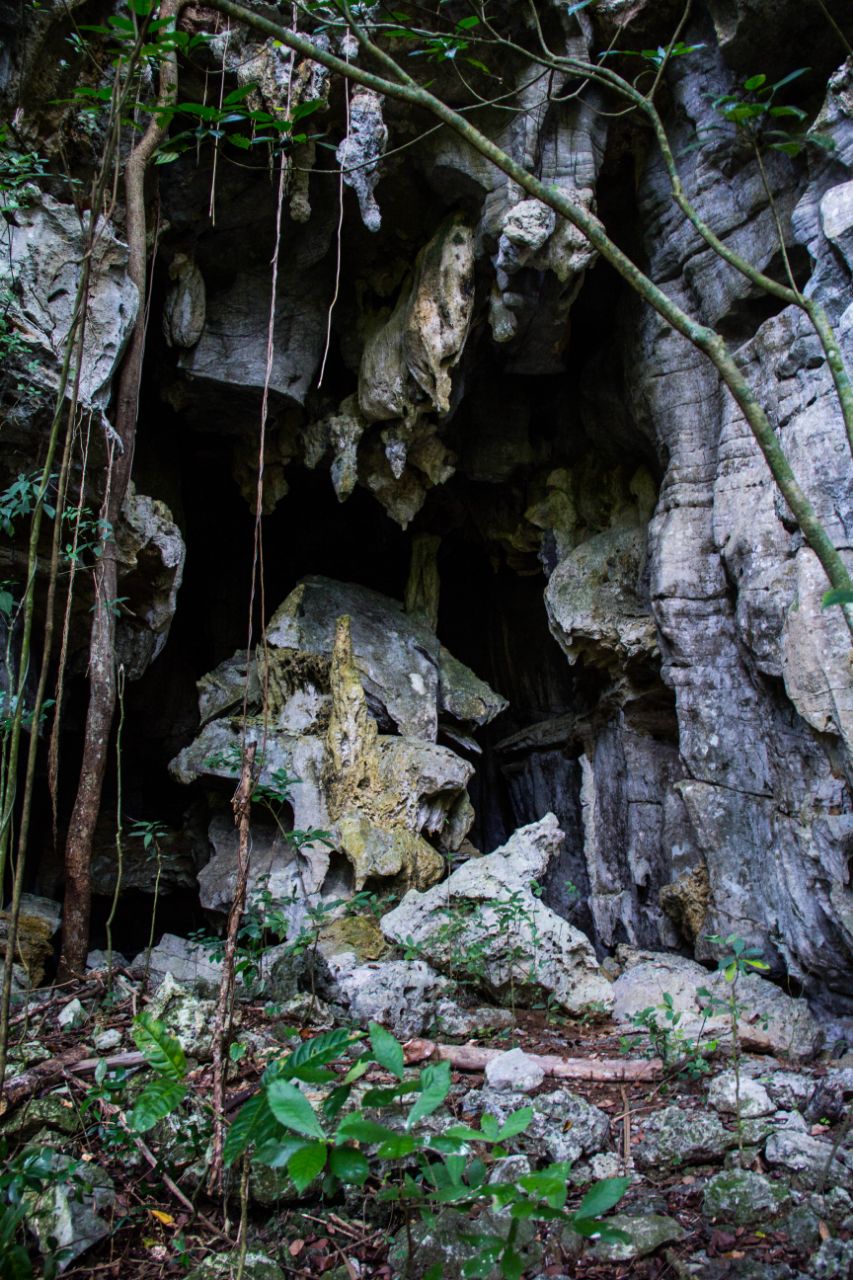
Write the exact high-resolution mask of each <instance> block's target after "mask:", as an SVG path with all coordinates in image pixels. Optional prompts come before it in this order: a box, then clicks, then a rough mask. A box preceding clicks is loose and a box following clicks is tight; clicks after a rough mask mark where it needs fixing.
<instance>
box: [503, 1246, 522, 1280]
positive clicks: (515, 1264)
mask: <svg viewBox="0 0 853 1280" xmlns="http://www.w3.org/2000/svg"><path fill="white" fill-rule="evenodd" d="M523 1272H524V1260H523V1259H522V1257H521V1254H520V1253H516V1251H515V1249H510V1248H509V1246H507V1248H506V1249H504V1252H503V1254H502V1256H501V1275H502V1276H503V1280H521V1276H522V1273H523Z"/></svg>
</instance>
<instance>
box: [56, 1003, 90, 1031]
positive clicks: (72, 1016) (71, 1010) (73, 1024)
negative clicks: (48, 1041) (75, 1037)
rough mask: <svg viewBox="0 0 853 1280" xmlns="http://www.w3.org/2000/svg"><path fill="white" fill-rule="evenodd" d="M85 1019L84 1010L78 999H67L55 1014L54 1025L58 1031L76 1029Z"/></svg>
mask: <svg viewBox="0 0 853 1280" xmlns="http://www.w3.org/2000/svg"><path fill="white" fill-rule="evenodd" d="M85 1021H86V1010H85V1009H84V1008H83V1006H82V1004H81V1003H80V1001H79V1000H69V1002H68V1004H66V1005H63V1007H62V1008H61V1009H60V1011H59V1013H58V1014H57V1015H56V1025H57V1026H58V1027H59V1030H60V1031H76V1029H77V1028H78V1027H82V1026H83V1023H84V1022H85Z"/></svg>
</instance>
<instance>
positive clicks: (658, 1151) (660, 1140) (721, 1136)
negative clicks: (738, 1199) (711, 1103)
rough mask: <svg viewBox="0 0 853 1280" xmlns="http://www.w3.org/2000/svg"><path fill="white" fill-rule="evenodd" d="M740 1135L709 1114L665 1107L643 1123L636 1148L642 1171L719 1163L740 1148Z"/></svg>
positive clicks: (638, 1165) (635, 1156) (635, 1154)
mask: <svg viewBox="0 0 853 1280" xmlns="http://www.w3.org/2000/svg"><path fill="white" fill-rule="evenodd" d="M737 1142H738V1139H737V1134H736V1133H735V1132H733V1131H732V1130H729V1129H727V1128H726V1127H725V1125H724V1124H723V1122H722V1121H721V1120H720V1119H719V1117H718V1116H716V1115H713V1114H712V1113H711V1112H707V1111H685V1110H682V1109H681V1108H680V1107H675V1106H672V1107H665V1108H664V1110H663V1111H659V1112H657V1113H656V1114H655V1115H653V1116H651V1117H649V1118H648V1119H647V1120H645V1121H644V1123H643V1128H642V1135H641V1140H640V1142H639V1144H638V1146H637V1147H636V1148H635V1149H634V1158H635V1160H636V1162H637V1167H638V1168H639V1169H649V1170H652V1169H655V1168H663V1167H676V1166H679V1165H685V1164H707V1163H709V1162H720V1161H722V1159H723V1156H724V1155H725V1154H726V1152H727V1151H730V1150H731V1149H732V1148H733V1147H736V1146H737Z"/></svg>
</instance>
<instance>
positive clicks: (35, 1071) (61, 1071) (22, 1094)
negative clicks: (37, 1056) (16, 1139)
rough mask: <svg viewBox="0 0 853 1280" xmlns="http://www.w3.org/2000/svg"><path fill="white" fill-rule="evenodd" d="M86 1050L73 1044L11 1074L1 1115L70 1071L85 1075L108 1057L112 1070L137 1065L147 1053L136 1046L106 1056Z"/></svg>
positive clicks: (108, 1063) (1, 1102)
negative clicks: (27, 1067) (18, 1072)
mask: <svg viewBox="0 0 853 1280" xmlns="http://www.w3.org/2000/svg"><path fill="white" fill-rule="evenodd" d="M85 1052H86V1049H85V1048H84V1047H83V1046H81V1045H75V1046H74V1048H72V1049H66V1051H65V1053H60V1054H59V1056H58V1057H56V1058H48V1060H47V1061H46V1062H37V1063H36V1065H35V1066H34V1067H30V1068H29V1069H28V1070H27V1071H22V1072H21V1074H20V1075H19V1076H12V1078H11V1079H10V1080H7V1081H6V1083H5V1084H4V1086H3V1096H2V1100H0V1115H2V1114H3V1112H4V1111H6V1110H7V1109H8V1108H9V1107H14V1106H17V1104H18V1103H19V1102H23V1101H24V1099H25V1098H31V1097H32V1096H33V1094H35V1093H38V1092H39V1090H40V1089H44V1088H45V1087H46V1086H47V1085H50V1084H55V1083H56V1081H57V1080H61V1079H62V1077H63V1076H64V1075H65V1073H66V1072H67V1071H73V1072H74V1073H75V1075H85V1074H87V1073H88V1072H91V1071H94V1070H95V1068H96V1067H97V1065H98V1063H99V1062H101V1061H105V1062H106V1064H107V1067H108V1068H109V1069H110V1070H112V1069H113V1068H114V1067H138V1066H141V1065H142V1063H143V1062H144V1061H145V1055H144V1054H142V1053H139V1052H137V1051H135V1050H134V1051H131V1052H128V1053H114V1054H112V1055H111V1056H110V1057H108V1058H105V1059H101V1058H85V1057H84V1056H83V1055H84V1054H85Z"/></svg>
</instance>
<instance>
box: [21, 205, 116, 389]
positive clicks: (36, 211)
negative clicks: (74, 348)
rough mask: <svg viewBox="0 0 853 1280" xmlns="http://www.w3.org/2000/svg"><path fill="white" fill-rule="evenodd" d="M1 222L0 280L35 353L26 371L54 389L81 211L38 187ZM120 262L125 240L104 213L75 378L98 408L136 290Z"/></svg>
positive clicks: (68, 320) (70, 305) (70, 307)
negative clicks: (3, 226) (4, 241)
mask: <svg viewBox="0 0 853 1280" xmlns="http://www.w3.org/2000/svg"><path fill="white" fill-rule="evenodd" d="M85 216H86V217H87V218H88V217H89V216H90V215H89V214H86V215H85ZM7 226H8V246H7V252H6V253H4V254H3V259H2V262H0V287H2V288H3V289H4V290H6V291H9V293H10V296H11V297H12V298H13V299H14V301H13V303H12V308H11V312H10V317H9V319H10V323H11V326H12V328H13V330H14V331H15V332H16V333H18V334H19V335H20V337H21V338H22V339H23V340H24V342H25V343H26V344H27V346H28V348H29V355H28V358H29V359H30V360H32V361H34V364H33V365H32V369H31V371H30V373H29V375H28V376H30V377H32V378H33V379H34V380H35V381H36V382H37V383H38V384H39V385H40V386H41V387H43V388H44V389H45V390H54V389H55V388H56V387H57V386H58V385H59V371H60V367H61V365H62V360H63V352H64V348H65V344H66V342H67V340H68V335H69V332H70V330H71V324H72V317H73V313H74V300H75V297H76V293H77V285H78V281H79V276H80V270H81V265H80V264H81V263H82V261H83V258H84V236H83V232H82V230H81V227H80V219H79V216H78V214H77V210H76V209H75V208H74V206H73V205H71V204H61V203H60V202H59V201H58V200H54V199H53V197H52V196H49V195H44V194H41V195H39V196H38V200H37V201H36V200H34V201H33V203H32V204H29V205H26V206H25V207H23V208H19V209H16V210H15V212H14V216H13V218H12V219H11V220H10V221H8V223H7ZM126 268H127V246H126V245H124V244H123V243H122V242H121V241H120V240H119V239H118V237H117V235H116V233H115V229H114V227H113V226H112V224H111V223H110V222H108V221H107V220H106V219H103V220H101V223H100V226H99V228H98V235H97V236H96V238H95V244H94V249H93V252H92V258H91V276H90V284H89V295H88V308H87V313H86V333H85V338H84V346H83V359H82V361H81V365H80V386H79V400H80V403H81V404H83V405H88V406H91V407H93V408H97V409H100V410H104V409H105V408H106V406H107V403H108V401H109V396H110V383H111V380H112V377H113V374H114V372H115V370H116V367H117V365H118V362H119V360H120V359H121V355H122V352H123V351H124V347H125V344H126V342H127V340H128V337H129V335H130V332H131V329H132V328H133V325H134V323H135V321H136V312H137V308H138V304H139V297H138V294H137V290H136V286H135V285H134V284H133V282H132V281H131V280H130V279H129V278H128V276H127V270H126Z"/></svg>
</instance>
